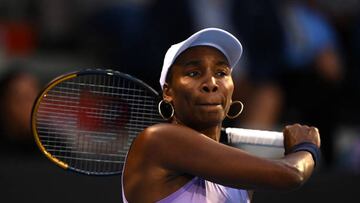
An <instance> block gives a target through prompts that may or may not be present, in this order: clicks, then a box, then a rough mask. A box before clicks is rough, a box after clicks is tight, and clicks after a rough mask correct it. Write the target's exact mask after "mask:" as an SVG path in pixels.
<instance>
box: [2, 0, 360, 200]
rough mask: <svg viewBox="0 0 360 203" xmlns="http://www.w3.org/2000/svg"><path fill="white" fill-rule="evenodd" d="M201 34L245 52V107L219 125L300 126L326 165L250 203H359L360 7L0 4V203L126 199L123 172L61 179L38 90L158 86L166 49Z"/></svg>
mask: <svg viewBox="0 0 360 203" xmlns="http://www.w3.org/2000/svg"><path fill="white" fill-rule="evenodd" d="M205 27H220V28H223V29H226V30H228V31H230V32H232V33H233V34H234V35H236V36H237V37H238V38H239V39H240V41H241V42H242V44H243V46H244V57H243V60H242V63H241V64H240V65H239V67H238V68H237V69H236V71H235V72H234V73H233V76H234V80H235V84H236V92H235V95H234V98H235V99H239V100H242V101H243V102H244V103H245V111H244V114H243V115H242V116H240V117H241V118H239V119H238V120H232V121H226V122H225V124H224V125H231V126H239V127H247V128H256V129H267V130H281V129H282V126H284V125H286V124H289V123H293V122H299V123H303V124H307V125H314V126H317V127H318V128H319V129H320V133H321V136H322V153H323V162H322V164H321V166H320V167H319V168H318V169H317V171H316V173H315V174H314V175H313V177H312V179H311V180H310V181H309V182H308V183H306V184H305V185H304V187H302V188H301V189H300V190H296V191H291V192H276V191H258V192H256V193H255V196H254V202H278V203H279V202H308V203H310V202H357V201H359V196H358V195H357V193H356V191H355V190H356V189H357V188H358V187H359V186H360V182H359V181H360V125H359V121H360V119H359V113H360V108H359V103H360V1H359V0H341V1H340V0H256V1H254V0H241V1H240V0H197V1H192V0H183V1H181V0H173V1H167V0H72V1H69V0H0V97H1V99H0V109H1V113H0V114H1V118H0V156H1V158H0V160H1V161H0V194H1V195H0V201H1V202H16V203H17V202H25V201H31V202H39V203H40V202H64V201H67V202H86V203H91V202H108V203H112V202H121V185H120V176H110V177H88V176H84V175H79V174H74V173H70V172H66V171H63V170H62V169H60V168H58V167H57V166H55V165H54V164H52V163H50V162H49V161H48V160H47V159H46V158H45V157H44V156H43V155H42V154H41V153H40V151H39V150H38V149H37V148H36V145H35V142H34V140H33V138H32V135H31V133H30V126H29V116H30V111H31V106H32V103H33V101H34V99H35V97H36V94H37V93H39V91H40V89H41V88H42V87H43V86H44V85H45V84H46V83H47V82H49V81H50V80H51V79H53V78H54V77H56V76H58V75H60V74H63V73H67V72H69V71H75V70H80V69H85V68H105V69H108V68H109V69H115V70H119V71H122V72H126V73H129V74H131V75H134V76H136V77H138V78H140V79H141V80H143V81H145V82H147V83H148V84H150V85H151V86H153V87H154V88H155V89H157V90H160V87H159V85H158V82H157V81H158V78H159V75H160V68H161V66H162V60H163V56H164V54H165V52H166V50H167V48H168V47H169V46H170V45H171V44H173V43H175V42H179V41H181V40H183V39H185V38H186V37H188V36H189V35H190V34H192V33H193V32H195V31H197V30H199V29H201V28H205ZM239 147H245V148H248V150H250V151H252V152H254V153H257V154H259V155H262V156H265V155H266V156H268V155H269V154H270V155H271V156H272V155H274V156H276V155H278V153H279V152H274V151H271V150H270V151H268V150H269V149H263V148H253V147H251V146H239Z"/></svg>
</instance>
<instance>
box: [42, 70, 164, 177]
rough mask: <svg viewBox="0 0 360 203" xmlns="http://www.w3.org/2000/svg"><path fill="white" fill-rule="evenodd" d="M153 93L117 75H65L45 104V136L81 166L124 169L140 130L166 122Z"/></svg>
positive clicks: (56, 152)
mask: <svg viewBox="0 0 360 203" xmlns="http://www.w3.org/2000/svg"><path fill="white" fill-rule="evenodd" d="M153 94H154V93H153V92H150V91H148V90H147V89H146V88H144V87H143V86H141V85H139V84H138V83H136V82H134V81H132V80H129V79H126V78H123V77H117V76H109V75H82V76H79V77H75V78H72V79H69V80H66V81H63V82H61V83H59V84H57V85H56V86H54V87H53V88H52V89H50V90H49V91H48V92H47V93H46V94H45V95H44V96H43V98H42V100H41V102H40V104H39V107H38V115H37V118H36V122H37V131H38V134H39V135H38V136H39V139H40V140H41V143H42V144H43V146H44V147H45V148H46V150H47V151H48V152H49V153H51V154H52V155H53V156H54V157H56V158H57V159H59V160H61V161H63V162H65V163H67V164H68V165H69V166H70V167H72V168H74V169H75V170H78V171H82V172H85V173H93V174H106V173H119V172H121V169H122V164H123V162H124V159H125V156H126V153H127V151H128V149H129V147H130V145H131V143H132V141H133V139H134V138H135V137H136V136H137V134H138V133H140V132H141V131H142V130H143V129H144V128H146V127H148V126H149V125H152V124H155V123H159V122H162V119H161V118H160V116H159V115H158V112H157V111H156V109H157V107H156V106H157V103H156V101H155V99H154V95H153Z"/></svg>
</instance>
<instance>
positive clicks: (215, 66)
mask: <svg viewBox="0 0 360 203" xmlns="http://www.w3.org/2000/svg"><path fill="white" fill-rule="evenodd" d="M169 74H172V75H171V76H172V77H171V80H170V81H169V83H168V84H166V85H165V86H164V99H165V100H167V101H170V102H172V104H173V106H174V109H175V119H177V120H178V121H180V122H181V123H183V124H185V125H187V126H189V127H192V128H194V129H199V130H201V129H205V128H209V127H213V126H218V125H220V124H221V122H222V121H223V119H224V118H225V116H226V113H227V112H228V110H229V106H230V104H231V97H232V93H233V90H234V83H233V80H232V77H231V69H230V68H229V64H228V61H227V59H226V57H225V56H224V55H223V54H222V53H221V52H220V51H219V50H217V49H215V48H213V47H209V46H196V47H192V48H189V49H187V50H186V51H184V52H183V53H182V54H181V55H180V56H179V57H178V58H177V59H176V60H175V62H174V64H173V66H172V69H171V71H170V72H169Z"/></svg>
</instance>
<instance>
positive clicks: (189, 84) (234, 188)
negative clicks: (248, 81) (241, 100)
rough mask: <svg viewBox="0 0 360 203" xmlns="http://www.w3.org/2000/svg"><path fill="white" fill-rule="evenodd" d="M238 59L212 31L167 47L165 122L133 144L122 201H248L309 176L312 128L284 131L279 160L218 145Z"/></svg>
mask: <svg viewBox="0 0 360 203" xmlns="http://www.w3.org/2000/svg"><path fill="white" fill-rule="evenodd" d="M241 54H242V46H241V44H240V42H239V41H238V40H237V39H236V38H235V37H234V36H233V35H231V34H230V33H228V32H226V31H224V30H221V29H217V28H208V29H204V30H201V31H199V32H197V33H195V34H193V35H192V36H190V37H189V38H188V39H186V40H185V41H183V42H181V43H178V44H175V45H173V46H171V47H170V49H169V50H168V51H167V53H166V55H165V58H164V64H163V68H162V73H161V78H160V84H161V86H162V88H163V100H162V101H161V103H160V106H163V105H165V106H169V108H170V113H168V114H167V115H165V113H163V115H164V116H167V118H168V119H169V121H170V123H168V124H158V125H154V126H150V127H148V128H147V129H145V130H144V131H143V132H142V133H140V135H139V136H138V137H137V138H136V139H135V140H134V142H133V143H132V146H131V148H130V150H129V152H128V155H127V160H126V163H125V166H124V169H123V175H122V185H123V192H122V195H123V201H124V202H131V203H133V202H141V203H143V202H161V203H166V202H181V203H184V202H186V203H190V202H196V203H202V202H216V203H218V202H220V203H221V202H250V199H251V198H250V196H251V195H249V194H250V192H248V191H253V190H256V189H279V190H289V189H295V188H298V187H300V186H301V185H302V184H303V183H304V182H305V181H306V180H307V179H308V178H309V177H310V176H311V174H312V172H313V170H314V167H315V164H316V162H317V157H318V155H319V147H320V137H319V132H318V130H317V129H316V128H315V127H308V126H305V125H299V124H295V125H290V126H286V127H285V129H284V147H285V154H286V155H285V156H284V157H283V158H281V159H279V160H268V159H264V158H259V157H256V156H253V155H250V154H249V153H246V152H245V151H243V150H241V149H237V148H233V147H230V146H226V145H224V144H221V143H220V142H219V139H220V132H221V126H222V121H223V120H224V119H225V117H226V116H227V113H228V111H229V109H230V107H231V105H232V104H233V101H232V93H233V90H234V84H233V80H232V77H231V71H232V68H234V67H235V66H236V64H237V63H238V61H239V59H240V56H241ZM159 109H160V111H161V109H162V108H159Z"/></svg>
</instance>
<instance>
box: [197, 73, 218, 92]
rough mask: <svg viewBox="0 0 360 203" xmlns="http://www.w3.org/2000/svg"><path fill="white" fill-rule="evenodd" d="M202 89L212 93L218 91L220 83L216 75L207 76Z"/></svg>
mask: <svg viewBox="0 0 360 203" xmlns="http://www.w3.org/2000/svg"><path fill="white" fill-rule="evenodd" d="M201 90H202V91H204V92H206V93H210V92H216V91H217V90H218V85H217V83H216V79H215V77H214V76H211V77H207V78H206V80H205V81H204V83H203V84H202V87H201Z"/></svg>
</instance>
